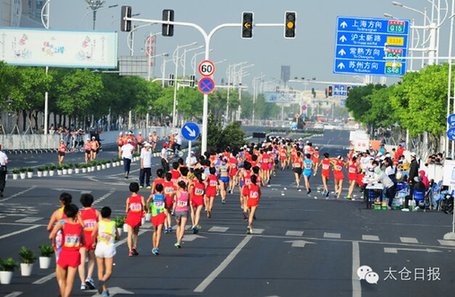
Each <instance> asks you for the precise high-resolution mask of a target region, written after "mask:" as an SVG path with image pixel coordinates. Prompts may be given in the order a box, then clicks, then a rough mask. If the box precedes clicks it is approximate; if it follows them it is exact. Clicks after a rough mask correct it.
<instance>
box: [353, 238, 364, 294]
mask: <svg viewBox="0 0 455 297" xmlns="http://www.w3.org/2000/svg"><path fill="white" fill-rule="evenodd" d="M359 267H360V246H359V242H358V241H353V242H352V297H362V286H361V284H360V279H359V277H358V276H357V269H358V268H359Z"/></svg>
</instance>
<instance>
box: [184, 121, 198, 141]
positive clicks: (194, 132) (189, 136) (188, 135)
mask: <svg viewBox="0 0 455 297" xmlns="http://www.w3.org/2000/svg"><path fill="white" fill-rule="evenodd" d="M181 133H182V136H183V137H185V139H186V140H188V141H193V140H195V139H196V138H198V137H199V134H200V130H199V126H198V125H197V124H196V123H193V122H187V123H185V124H184V125H183V126H182V129H181Z"/></svg>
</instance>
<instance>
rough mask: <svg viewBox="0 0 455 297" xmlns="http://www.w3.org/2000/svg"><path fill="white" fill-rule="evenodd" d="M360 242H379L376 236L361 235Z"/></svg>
mask: <svg viewBox="0 0 455 297" xmlns="http://www.w3.org/2000/svg"><path fill="white" fill-rule="evenodd" d="M362 240H369V241H379V236H377V235H362Z"/></svg>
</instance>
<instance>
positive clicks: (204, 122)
mask: <svg viewBox="0 0 455 297" xmlns="http://www.w3.org/2000/svg"><path fill="white" fill-rule="evenodd" d="M121 21H132V22H133V21H134V22H143V23H151V24H165V25H175V26H185V27H192V28H194V29H196V30H197V31H199V33H201V35H202V37H203V38H204V42H205V59H206V60H209V59H210V41H211V39H212V37H213V35H214V34H215V33H216V32H217V31H218V30H220V29H223V28H233V27H237V28H241V27H242V23H225V24H221V25H218V26H216V27H215V28H213V29H212V31H210V32H209V33H208V34H207V32H206V31H205V30H204V29H203V28H202V27H201V26H199V25H197V24H194V23H187V22H174V21H167V20H165V21H163V20H154V19H141V18H129V17H123V20H121ZM254 26H255V27H281V28H283V27H284V23H270V24H268V23H265V24H255V25H254ZM208 114H209V96H208V94H204V102H203V106H202V141H201V154H203V153H204V152H206V151H207V130H208V129H207V127H208Z"/></svg>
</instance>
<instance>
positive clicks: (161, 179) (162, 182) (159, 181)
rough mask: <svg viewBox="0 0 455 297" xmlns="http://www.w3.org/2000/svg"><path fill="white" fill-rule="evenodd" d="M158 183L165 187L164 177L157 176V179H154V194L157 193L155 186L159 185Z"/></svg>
mask: <svg viewBox="0 0 455 297" xmlns="http://www.w3.org/2000/svg"><path fill="white" fill-rule="evenodd" d="M158 184H161V185H162V186H163V187H164V178H162V177H157V178H155V180H154V181H153V187H154V189H153V193H152V194H155V193H156V189H155V187H156V185H158Z"/></svg>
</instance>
